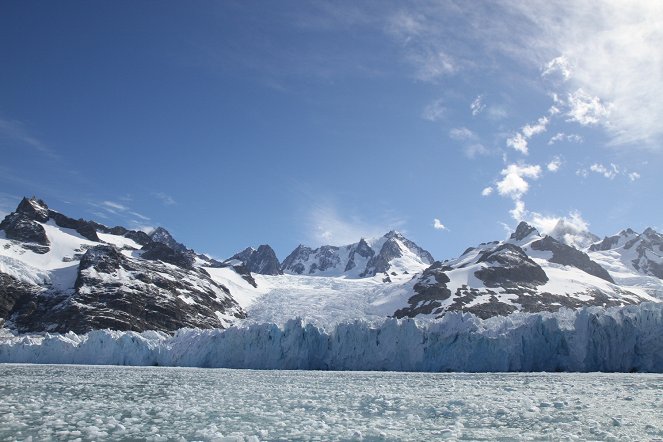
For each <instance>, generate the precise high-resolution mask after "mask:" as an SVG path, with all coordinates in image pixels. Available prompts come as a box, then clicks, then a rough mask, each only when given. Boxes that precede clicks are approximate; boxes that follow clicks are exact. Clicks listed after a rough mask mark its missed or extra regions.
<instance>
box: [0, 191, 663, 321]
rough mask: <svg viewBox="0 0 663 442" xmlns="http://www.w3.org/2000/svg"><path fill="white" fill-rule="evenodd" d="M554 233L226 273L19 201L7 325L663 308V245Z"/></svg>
mask: <svg viewBox="0 0 663 442" xmlns="http://www.w3.org/2000/svg"><path fill="white" fill-rule="evenodd" d="M555 231H556V236H557V237H559V239H560V240H557V239H555V238H553V237H551V236H545V235H541V234H540V233H539V232H538V231H537V230H536V229H534V228H533V227H531V226H529V225H527V224H526V223H521V224H520V225H519V226H518V228H517V229H516V231H515V232H514V233H513V235H511V237H510V238H509V239H507V240H504V241H494V242H490V243H482V244H480V245H478V246H476V247H471V248H469V249H467V250H466V251H465V252H464V253H463V254H462V255H461V256H460V257H458V258H456V259H453V260H447V261H444V262H434V261H433V258H432V256H430V254H429V253H428V252H426V251H425V250H424V249H422V248H421V247H419V246H418V245H416V244H415V243H413V242H412V241H410V240H408V239H407V238H405V237H404V236H403V235H401V234H400V233H397V232H389V233H387V234H386V235H384V236H382V237H379V238H375V239H371V240H365V239H362V240H360V241H359V242H357V243H354V244H350V245H348V246H343V247H334V246H323V247H319V248H317V249H311V248H308V247H305V246H299V247H298V248H297V249H296V250H295V251H293V252H292V253H291V254H290V256H288V257H287V258H286V259H285V261H284V262H283V264H282V266H281V268H279V262H278V258H277V257H276V255H275V253H274V251H273V250H272V249H271V248H270V247H269V246H266V245H265V246H261V247H260V248H258V250H255V249H252V248H248V249H246V250H244V251H243V252H241V253H238V254H236V255H235V256H233V257H232V258H231V259H229V260H226V261H225V262H219V261H215V260H213V259H210V258H208V257H206V256H205V255H201V254H197V253H196V252H194V251H193V250H191V249H189V248H187V247H186V246H184V245H183V244H181V243H178V242H177V241H175V239H174V238H173V237H172V236H171V235H170V233H168V231H166V230H165V229H162V228H161V229H158V231H155V232H156V233H154V232H153V233H152V236H149V235H147V234H145V233H144V232H137V231H131V230H128V229H125V228H123V227H113V228H109V227H106V226H103V225H101V224H98V223H94V222H92V221H84V220H75V219H72V218H68V217H66V216H65V215H62V214H59V213H57V212H54V211H52V210H50V209H48V207H47V206H46V204H45V203H43V202H42V201H40V200H36V199H24V200H23V201H22V202H21V204H20V205H19V207H18V208H17V210H16V211H15V212H14V213H12V214H10V215H9V216H7V217H6V218H5V219H4V220H3V221H2V224H0V320H5V321H6V325H7V326H10V327H12V328H14V329H15V330H19V331H47V330H50V331H54V330H57V331H69V330H75V331H77V332H81V331H87V330H91V329H96V328H105V327H110V328H115V329H121V330H147V329H155V330H162V331H173V330H176V329H178V328H181V327H202V328H215V327H227V326H229V325H231V324H234V323H237V322H245V323H247V324H257V323H272V324H277V325H284V324H286V323H287V322H288V321H289V320H291V319H292V318H297V317H299V318H301V319H302V320H303V322H304V323H312V324H314V325H316V326H321V327H323V328H325V329H330V328H333V327H335V326H337V325H338V324H340V323H344V322H348V321H354V320H365V321H369V322H375V321H378V322H379V321H382V320H383V319H384V318H386V317H398V318H404V317H415V318H417V319H426V320H428V319H431V320H433V319H437V318H440V317H443V316H444V315H446V314H448V313H450V312H455V311H459V312H470V313H473V314H475V315H477V316H479V317H481V318H490V317H494V316H506V315H510V314H513V313H517V312H543V311H557V310H560V309H561V308H565V307H566V308H571V309H577V308H582V307H586V306H600V307H613V306H615V307H618V306H624V305H629V304H638V303H641V302H643V301H651V302H659V300H658V299H657V297H658V298H660V297H662V296H661V295H662V293H663V290H662V287H663V282H662V281H661V279H660V278H661V276H662V275H661V272H660V271H661V269H662V267H661V266H662V263H663V260H662V259H661V256H662V255H663V238H662V237H661V235H659V234H658V233H656V232H655V231H653V230H651V229H648V230H647V231H645V232H644V233H643V234H641V235H639V234H637V233H635V232H633V231H631V230H627V231H624V232H622V233H621V234H620V235H617V236H615V237H611V238H606V239H605V240H603V241H601V242H596V243H594V244H593V245H591V246H590V247H588V248H585V249H581V248H580V247H581V246H580V245H579V244H584V243H586V242H588V241H589V240H591V239H592V238H595V237H594V236H593V235H591V234H581V233H582V232H578V231H577V229H576V230H573V229H571V228H570V227H569V226H566V225H558V226H557V227H556V229H555ZM564 232H567V233H564ZM569 235H571V236H569ZM569 244H575V245H576V247H572V246H571V245H569ZM281 269H282V270H283V272H284V273H285V274H280V272H281Z"/></svg>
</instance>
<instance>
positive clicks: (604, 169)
mask: <svg viewBox="0 0 663 442" xmlns="http://www.w3.org/2000/svg"><path fill="white" fill-rule="evenodd" d="M589 170H590V171H591V172H594V173H598V174H600V175H603V176H604V177H606V178H608V179H609V180H611V179H614V178H615V177H616V176H617V175H618V174H619V168H618V167H617V166H616V165H615V164H612V163H610V166H604V165H603V164H600V163H594V164H592V165H591V166H589Z"/></svg>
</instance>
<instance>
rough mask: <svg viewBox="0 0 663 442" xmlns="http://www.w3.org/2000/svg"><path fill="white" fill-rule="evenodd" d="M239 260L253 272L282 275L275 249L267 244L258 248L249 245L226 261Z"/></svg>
mask: <svg viewBox="0 0 663 442" xmlns="http://www.w3.org/2000/svg"><path fill="white" fill-rule="evenodd" d="M228 261H230V262H233V261H239V262H241V265H242V266H243V267H244V268H245V269H246V270H247V271H249V272H251V273H258V274H261V275H281V274H283V272H282V271H281V263H280V262H279V259H278V258H277V257H276V253H275V252H274V249H272V248H271V247H270V246H269V245H267V244H262V245H261V246H259V247H258V249H257V250H256V249H254V248H253V247H247V248H246V249H244V250H242V251H241V252H239V253H236V254H235V255H233V257H232V258H230V259H229V260H227V261H226V262H228Z"/></svg>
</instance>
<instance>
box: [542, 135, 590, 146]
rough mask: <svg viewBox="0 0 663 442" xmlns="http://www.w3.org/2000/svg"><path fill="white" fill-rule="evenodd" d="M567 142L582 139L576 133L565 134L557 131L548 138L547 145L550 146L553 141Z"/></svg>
mask: <svg viewBox="0 0 663 442" xmlns="http://www.w3.org/2000/svg"><path fill="white" fill-rule="evenodd" d="M563 141H566V142H569V143H582V141H583V139H582V137H581V136H580V135H577V134H568V135H567V134H565V133H564V132H557V133H556V134H555V135H553V136H552V137H550V140H548V145H549V146H552V145H553V144H555V143H560V142H563Z"/></svg>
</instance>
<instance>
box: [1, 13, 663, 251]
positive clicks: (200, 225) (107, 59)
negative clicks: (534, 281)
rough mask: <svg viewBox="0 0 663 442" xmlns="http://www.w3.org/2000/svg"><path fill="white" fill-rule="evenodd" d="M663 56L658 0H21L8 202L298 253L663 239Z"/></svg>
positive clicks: (6, 157)
mask: <svg viewBox="0 0 663 442" xmlns="http://www.w3.org/2000/svg"><path fill="white" fill-rule="evenodd" d="M468 3H469V4H468ZM522 3H527V4H526V5H523V4H522ZM661 47H663V6H662V4H661V3H658V2H646V1H643V2H635V3H633V4H631V3H629V5H628V6H623V2H619V1H614V2H612V1H602V2H598V1H588V2H583V4H582V5H578V4H577V2H558V4H557V5H554V6H552V5H549V4H547V2H544V1H532V2H508V1H504V2H460V1H459V2H450V1H446V2H429V1H407V2H400V1H399V2H389V1H380V2H308V3H306V4H304V3H303V2H294V1H293V2H287V1H286V2H239V1H238V2H231V1H229V2H133V1H131V2H129V1H118V2H110V3H101V2H76V1H71V2H64V3H62V2H31V1H28V2H24V1H5V2H3V3H2V6H0V66H1V67H2V68H1V69H0V154H1V155H2V161H0V186H1V187H0V212H2V213H7V212H9V211H11V210H12V209H13V208H14V207H15V205H16V204H17V203H18V201H19V200H20V197H21V196H23V195H33V194H34V195H37V196H39V197H41V198H43V199H45V200H46V201H47V203H48V204H49V205H50V206H51V207H52V208H54V209H56V210H59V211H61V212H64V213H66V214H69V215H70V216H75V217H82V218H86V219H94V220H96V221H99V222H102V223H105V224H109V225H116V224H120V225H125V226H128V227H133V228H149V227H151V226H157V225H162V226H165V227H166V228H168V229H169V230H170V231H171V232H172V233H173V234H174V235H175V236H176V238H177V239H179V240H180V241H182V242H184V243H186V244H187V245H189V246H190V247H193V248H195V249H196V250H199V251H203V252H207V253H210V254H212V255H214V256H217V257H227V256H229V255H231V254H232V253H234V252H235V251H237V250H240V249H242V248H244V247H246V246H248V245H258V244H261V243H269V244H271V245H272V246H273V247H274V248H275V250H276V251H277V254H278V255H279V257H280V258H281V259H283V258H284V257H285V256H286V255H287V254H288V253H289V252H290V251H291V250H292V249H294V248H295V247H296V246H297V244H299V243H305V244H310V245H319V244H322V243H331V244H344V243H349V242H354V241H357V240H358V239H359V237H361V236H375V235H379V234H382V233H384V232H386V231H387V230H389V229H398V230H401V231H403V232H405V233H406V234H407V235H408V236H409V237H411V238H412V239H413V240H415V241H416V242H418V243H419V244H421V245H422V246H424V247H426V248H428V249H429V250H430V251H431V252H432V253H433V255H434V256H435V257H436V258H449V257H453V256H457V255H458V254H459V253H460V252H462V250H463V249H464V248H466V247H467V246H470V245H473V244H476V243H478V242H482V241H488V240H493V239H501V238H503V237H504V236H505V234H506V230H507V229H509V228H513V227H515V225H516V224H517V221H518V220H520V219H524V220H527V221H529V222H531V223H533V224H535V225H537V226H538V227H539V228H540V229H541V230H544V231H545V230H549V229H551V228H552V226H553V225H554V224H555V223H556V222H557V221H558V220H559V219H565V220H566V221H567V222H568V223H569V225H572V226H574V228H577V229H578V230H584V229H587V228H589V229H590V230H591V231H593V232H595V233H597V234H599V235H605V234H612V233H615V232H616V231H618V230H620V229H622V228H624V227H627V226H630V227H632V228H634V229H636V230H643V229H644V228H645V227H647V226H653V227H655V228H659V229H660V228H661V227H663V222H662V221H661V219H662V216H663V206H661V204H660V203H659V202H660V190H661V184H663V178H662V175H661V172H660V171H661V166H663V161H662V157H661V150H662V148H663V124H661V121H662V120H663V118H662V117H663V53H662V52H661V50H660V48H661ZM436 220H437V221H436Z"/></svg>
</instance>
